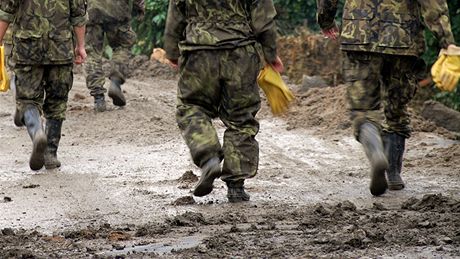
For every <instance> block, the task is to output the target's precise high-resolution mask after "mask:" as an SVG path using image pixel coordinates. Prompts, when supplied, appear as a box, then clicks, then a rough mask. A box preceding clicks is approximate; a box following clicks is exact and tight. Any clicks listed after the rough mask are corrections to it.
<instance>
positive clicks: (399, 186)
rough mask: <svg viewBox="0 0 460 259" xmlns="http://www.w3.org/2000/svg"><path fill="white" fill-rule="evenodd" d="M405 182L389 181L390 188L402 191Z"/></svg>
mask: <svg viewBox="0 0 460 259" xmlns="http://www.w3.org/2000/svg"><path fill="white" fill-rule="evenodd" d="M404 187H405V186H404V184H403V183H396V184H392V183H388V190H392V191H400V190H402V189H404Z"/></svg>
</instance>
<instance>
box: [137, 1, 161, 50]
mask: <svg viewBox="0 0 460 259" xmlns="http://www.w3.org/2000/svg"><path fill="white" fill-rule="evenodd" d="M168 2H169V1H168V0H146V1H145V17H144V20H143V21H141V22H139V21H137V20H135V19H134V20H133V23H132V25H133V29H134V31H136V33H137V39H138V40H137V43H136V45H135V46H134V47H133V52H134V54H145V55H150V54H151V53H152V50H153V48H154V47H159V46H162V45H163V32H164V28H165V23H166V15H167V13H168Z"/></svg>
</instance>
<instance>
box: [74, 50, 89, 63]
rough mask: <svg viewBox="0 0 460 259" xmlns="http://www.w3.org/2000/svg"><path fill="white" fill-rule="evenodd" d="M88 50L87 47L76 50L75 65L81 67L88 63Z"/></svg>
mask: <svg viewBox="0 0 460 259" xmlns="http://www.w3.org/2000/svg"><path fill="white" fill-rule="evenodd" d="M86 56H87V55H86V50H85V47H76V48H75V64H77V65H81V64H83V63H85V61H86Z"/></svg>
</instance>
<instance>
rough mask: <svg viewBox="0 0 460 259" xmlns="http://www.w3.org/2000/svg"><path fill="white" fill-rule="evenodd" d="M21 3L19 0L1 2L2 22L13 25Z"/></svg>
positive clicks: (2, 0)
mask: <svg viewBox="0 0 460 259" xmlns="http://www.w3.org/2000/svg"><path fill="white" fill-rule="evenodd" d="M20 2H21V1H19V0H1V1H0V20H2V21H5V22H7V23H12V22H13V20H14V15H15V14H16V12H17V10H18V7H19V3H20Z"/></svg>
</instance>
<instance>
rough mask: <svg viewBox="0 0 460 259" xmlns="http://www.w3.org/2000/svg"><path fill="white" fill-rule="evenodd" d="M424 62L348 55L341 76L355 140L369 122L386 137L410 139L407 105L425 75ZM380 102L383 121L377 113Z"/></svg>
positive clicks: (406, 57)
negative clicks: (361, 128)
mask: <svg viewBox="0 0 460 259" xmlns="http://www.w3.org/2000/svg"><path fill="white" fill-rule="evenodd" d="M424 65H425V63H424V62H423V60H421V59H419V58H417V57H412V56H399V55H386V54H378V53H366V52H354V51H347V52H346V53H345V55H344V59H343V75H344V80H345V82H346V84H347V87H348V88H347V94H348V100H349V104H350V109H351V119H352V121H353V128H354V133H355V136H356V138H357V139H358V135H359V129H360V127H361V125H362V124H363V123H364V122H366V121H370V122H372V123H374V124H375V125H376V126H378V127H379V128H382V129H383V130H384V131H385V132H388V133H397V134H399V135H401V136H404V137H406V138H409V137H410V134H411V128H410V118H409V113H408V111H407V105H408V103H409V102H410V100H412V98H413V97H414V95H415V92H416V89H417V86H418V84H417V83H418V81H419V80H420V78H421V77H422V76H423V73H424V72H425V67H424ZM382 102H383V110H384V120H383V121H382V113H381V111H380V106H381V103H382Z"/></svg>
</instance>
